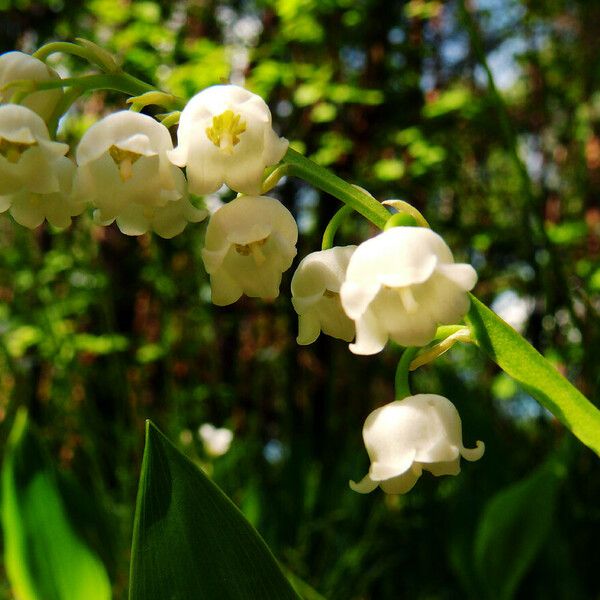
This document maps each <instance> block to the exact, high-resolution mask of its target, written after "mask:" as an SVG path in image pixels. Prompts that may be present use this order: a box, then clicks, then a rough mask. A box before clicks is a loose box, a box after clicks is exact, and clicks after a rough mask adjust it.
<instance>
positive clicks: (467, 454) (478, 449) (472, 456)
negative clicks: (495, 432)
mask: <svg viewBox="0 0 600 600" xmlns="http://www.w3.org/2000/svg"><path fill="white" fill-rule="evenodd" d="M484 452H485V444H484V443H483V442H482V441H477V443H476V444H475V448H461V450H460V454H461V456H462V457H463V458H464V459H465V460H468V461H471V462H473V461H475V460H479V459H480V458H481V457H482V456H483V453H484Z"/></svg>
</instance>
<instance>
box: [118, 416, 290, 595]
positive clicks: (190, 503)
mask: <svg viewBox="0 0 600 600" xmlns="http://www.w3.org/2000/svg"><path fill="white" fill-rule="evenodd" d="M129 598H130V600H165V599H167V598H168V599H169V600H190V599H191V598H206V599H208V600H212V599H215V600H216V599H225V598H227V599H228V600H235V599H240V600H251V599H253V598H256V599H257V600H259V599H260V600H269V599H273V600H286V599H287V598H290V599H297V598H298V596H297V595H296V594H295V592H294V591H293V589H292V588H291V587H290V585H289V583H288V582H287V581H286V579H285V577H284V575H283V573H282V572H281V569H280V568H279V566H278V565H277V562H276V561H275V559H274V557H273V555H272V554H271V552H270V551H269V549H268V548H267V546H266V544H265V543H264V541H263V540H262V538H261V537H260V536H259V535H258V533H257V532H256V531H255V530H254V529H253V527H252V526H251V525H250V523H248V521H246V519H245V518H244V516H243V515H242V513H241V512H240V511H239V510H238V509H237V507H236V506H235V505H234V504H233V503H232V502H231V501H230V500H229V499H228V498H227V497H226V496H225V495H224V494H223V492H221V490H220V489H219V488H218V487H217V486H216V485H215V484H214V483H213V482H212V481H210V479H208V478H207V477H206V476H205V475H204V474H203V473H202V471H200V469H198V468H197V467H196V466H195V465H194V464H193V463H192V462H190V461H189V460H188V459H187V458H186V457H185V456H184V455H183V454H181V453H180V452H179V451H178V450H177V449H176V448H175V447H174V446H173V445H172V444H171V443H170V442H169V440H167V438H166V437H165V436H164V435H163V434H162V433H160V431H158V429H157V428H156V427H155V426H154V425H153V424H152V423H150V422H148V423H147V427H146V447H145V449H144V459H143V462H142V474H141V477H140V485H139V490H138V500H137V507H136V514H135V523H134V531H133V547H132V557H131V579H130V589H129Z"/></svg>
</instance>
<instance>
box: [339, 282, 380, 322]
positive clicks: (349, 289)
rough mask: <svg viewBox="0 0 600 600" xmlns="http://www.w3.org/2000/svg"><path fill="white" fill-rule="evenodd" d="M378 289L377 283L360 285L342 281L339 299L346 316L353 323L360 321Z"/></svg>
mask: <svg viewBox="0 0 600 600" xmlns="http://www.w3.org/2000/svg"><path fill="white" fill-rule="evenodd" d="M380 289H381V285H380V284H379V283H377V282H374V283H371V284H368V283H365V284H361V283H356V282H354V281H348V280H346V281H344V283H342V287H341V288H340V298H341V301H342V307H343V308H344V311H345V312H346V314H347V315H348V316H349V317H350V318H351V319H353V320H355V321H356V320H358V319H360V318H361V317H362V315H364V314H365V312H366V311H367V309H368V307H369V304H371V302H373V300H374V299H375V297H376V296H377V294H378V293H379V290H380Z"/></svg>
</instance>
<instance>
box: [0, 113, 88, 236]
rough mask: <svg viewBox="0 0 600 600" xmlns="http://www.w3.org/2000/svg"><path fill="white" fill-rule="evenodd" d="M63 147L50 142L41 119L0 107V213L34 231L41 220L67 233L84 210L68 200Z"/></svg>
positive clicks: (69, 178)
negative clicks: (10, 216) (8, 211)
mask: <svg viewBox="0 0 600 600" xmlns="http://www.w3.org/2000/svg"><path fill="white" fill-rule="evenodd" d="M68 149H69V146H68V145H67V144H60V143H58V142H54V141H52V140H50V136H49V134H48V128H47V127H46V124H45V123H44V121H43V120H42V118H41V117H40V116H39V115H38V114H37V113H35V112H33V111H32V110H30V109H29V108H26V107H25V106H20V105H17V104H4V105H2V106H0V212H4V211H6V210H8V209H10V212H11V214H12V216H13V218H14V219H15V221H17V223H20V224H21V225H24V226H25V227H30V228H34V227H37V226H38V225H40V224H41V223H42V222H43V221H44V219H47V220H48V222H49V223H51V224H52V225H54V226H56V227H67V226H68V225H69V224H70V223H71V217H73V216H75V215H78V214H81V212H83V210H84V208H85V204H84V203H83V202H80V201H78V200H76V199H75V198H73V196H72V194H71V188H72V182H73V174H74V171H75V165H74V164H73V163H72V162H71V160H69V159H68V158H66V157H65V154H66V153H67V151H68Z"/></svg>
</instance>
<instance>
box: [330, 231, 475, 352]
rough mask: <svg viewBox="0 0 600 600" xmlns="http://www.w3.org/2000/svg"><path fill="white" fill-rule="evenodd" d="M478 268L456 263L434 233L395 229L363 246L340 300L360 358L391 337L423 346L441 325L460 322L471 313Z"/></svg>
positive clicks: (352, 261) (351, 265)
mask: <svg viewBox="0 0 600 600" xmlns="http://www.w3.org/2000/svg"><path fill="white" fill-rule="evenodd" d="M476 281H477V273H476V272H475V269H473V267H471V265H468V264H456V263H454V258H453V256H452V252H451V251H450V248H448V246H447V245H446V243H445V242H444V240H443V239H442V238H441V237H440V236H439V235H438V234H437V233H435V232H433V231H431V230H430V229H425V228H422V227H392V228H391V229H388V230H387V231H384V232H383V233H380V234H379V235H377V236H376V237H374V238H371V239H370V240H367V241H366V242H363V243H362V244H361V245H360V246H358V248H357V249H356V251H355V252H354V254H353V255H352V258H351V259H350V263H349V265H348V270H347V272H346V281H345V282H344V283H343V285H342V287H341V290H340V296H341V300H342V306H343V307H344V310H345V311H346V314H347V315H348V316H349V317H350V318H351V319H353V320H354V321H355V323H356V343H354V344H351V345H350V350H351V351H352V352H354V353H355V354H375V353H376V352H379V351H380V350H382V349H383V347H384V346H385V344H386V342H387V340H388V338H391V339H392V340H394V341H395V342H397V343H398V344H400V345H402V346H424V345H425V344H427V343H429V342H430V341H431V340H432V339H433V337H434V335H435V332H436V329H437V326H438V325H442V324H451V323H456V322H457V321H458V320H460V319H461V318H462V317H463V316H464V315H465V313H466V312H467V310H468V309H469V297H468V295H467V293H466V292H467V291H468V290H470V289H472V288H473V286H474V285H475V283H476Z"/></svg>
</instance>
